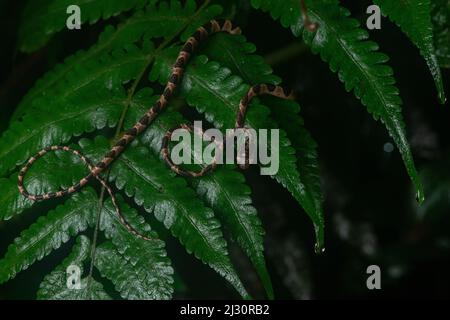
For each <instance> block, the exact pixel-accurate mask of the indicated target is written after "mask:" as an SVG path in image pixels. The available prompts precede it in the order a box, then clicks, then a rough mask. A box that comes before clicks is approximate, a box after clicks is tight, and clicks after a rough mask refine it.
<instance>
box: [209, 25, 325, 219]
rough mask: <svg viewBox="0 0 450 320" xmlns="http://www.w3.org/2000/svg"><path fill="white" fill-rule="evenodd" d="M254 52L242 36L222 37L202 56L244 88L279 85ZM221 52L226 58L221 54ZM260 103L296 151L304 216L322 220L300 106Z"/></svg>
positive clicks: (312, 145) (266, 99)
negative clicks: (235, 77)
mask: <svg viewBox="0 0 450 320" xmlns="http://www.w3.org/2000/svg"><path fill="white" fill-rule="evenodd" d="M254 48H255V47H254V45H253V44H251V43H249V42H247V41H246V39H245V37H243V36H234V35H229V34H225V33H221V34H218V35H217V36H216V37H213V39H212V40H211V42H209V43H208V45H207V47H206V48H205V49H204V51H203V52H204V53H206V54H207V55H208V57H209V58H210V59H213V60H215V61H217V62H219V63H220V64H221V65H222V66H224V67H227V68H228V69H230V70H231V71H232V72H233V74H234V75H238V76H240V77H241V78H242V79H244V81H245V82H246V83H247V84H252V85H254V84H258V83H273V84H279V83H280V80H279V79H278V77H276V76H274V75H273V74H272V68H271V67H270V66H269V65H267V64H266V63H265V62H264V60H263V59H262V58H261V57H259V56H256V55H253V54H252V53H253V52H254ZM223 52H225V53H226V54H222V53H223ZM237 57H240V58H237ZM261 100H262V101H263V104H265V105H267V106H268V107H270V109H271V115H272V116H273V117H274V119H275V120H276V123H277V127H280V126H281V128H282V129H284V130H285V131H286V132H287V134H288V138H289V139H290V141H291V142H292V146H293V147H294V148H295V150H296V153H297V159H298V162H297V163H298V170H299V173H300V181H301V183H302V184H304V186H305V194H306V197H305V199H304V201H303V206H308V209H307V210H306V211H307V212H315V215H316V216H319V217H323V208H322V201H323V195H322V191H321V188H320V178H319V165H318V160H317V151H316V149H317V144H316V142H315V141H314V139H313V138H312V136H311V134H310V133H309V132H308V131H307V130H306V129H305V128H304V126H303V120H302V119H301V117H300V114H299V112H300V106H299V105H298V104H297V103H296V102H293V101H288V100H281V99H276V98H274V97H270V96H268V97H262V98H261Z"/></svg>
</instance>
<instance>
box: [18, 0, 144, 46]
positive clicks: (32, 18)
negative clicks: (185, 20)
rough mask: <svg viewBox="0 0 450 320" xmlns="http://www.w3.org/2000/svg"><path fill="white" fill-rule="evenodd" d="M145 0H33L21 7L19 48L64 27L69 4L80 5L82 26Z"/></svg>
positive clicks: (41, 41) (37, 43) (36, 43)
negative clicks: (22, 10)
mask: <svg viewBox="0 0 450 320" xmlns="http://www.w3.org/2000/svg"><path fill="white" fill-rule="evenodd" d="M147 1H148V0H127V1H121V0H97V1H83V0H33V1H29V3H28V5H27V6H26V8H25V9H24V13H23V18H22V23H21V24H20V28H19V48H20V50H21V51H24V52H32V51H35V50H37V49H39V48H40V47H42V46H43V45H45V44H46V43H47V41H48V40H49V39H50V38H51V37H52V36H53V35H54V34H55V33H57V32H59V31H61V30H63V29H64V28H66V20H67V18H68V17H69V16H70V14H68V13H66V11H67V8H68V7H69V6H70V5H77V6H79V7H80V20H81V23H82V26H81V27H82V28H85V27H86V26H85V25H84V24H85V23H90V24H93V23H95V22H97V21H98V20H100V19H108V18H110V17H113V16H116V15H118V14H120V13H122V12H125V11H128V10H131V9H133V8H136V7H137V8H139V7H143V6H144V5H145V3H146V2H147Z"/></svg>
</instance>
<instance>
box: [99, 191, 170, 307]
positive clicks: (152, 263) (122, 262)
mask: <svg viewBox="0 0 450 320" xmlns="http://www.w3.org/2000/svg"><path fill="white" fill-rule="evenodd" d="M118 200H119V205H120V208H121V212H122V214H123V215H124V217H125V218H126V219H127V221H128V222H129V223H130V224H131V225H132V226H133V227H134V228H135V229H136V230H138V231H139V232H140V233H142V234H145V235H147V236H149V237H151V238H152V240H151V241H148V240H143V239H140V238H137V237H136V236H134V235H133V234H131V233H130V232H128V231H127V230H126V229H125V228H124V227H123V225H122V224H121V223H120V222H119V219H118V217H117V213H116V211H115V210H114V207H113V205H112V202H111V199H108V200H107V201H106V202H105V204H104V206H103V207H102V210H103V211H102V215H101V222H100V229H101V230H102V231H103V232H104V233H105V236H106V238H108V239H111V241H107V242H105V243H103V244H102V245H100V247H99V248H97V251H96V257H95V262H94V264H95V266H96V268H97V269H98V270H99V271H100V273H101V274H102V275H103V276H105V277H107V278H108V279H110V280H111V281H112V282H113V283H114V284H115V287H116V289H117V290H118V291H119V292H120V294H121V296H122V298H124V299H157V300H161V299H170V298H171V296H172V293H173V288H172V286H173V268H172V267H171V262H170V260H169V258H168V257H167V253H166V250H165V245H164V242H162V241H161V240H159V239H158V235H157V234H156V233H155V232H152V231H151V228H150V226H149V225H148V224H147V223H145V221H144V219H143V218H142V217H141V216H138V215H137V213H136V211H135V210H133V209H132V208H130V207H129V206H128V205H127V204H126V203H125V202H124V201H122V199H121V197H118ZM130 284H132V285H130Z"/></svg>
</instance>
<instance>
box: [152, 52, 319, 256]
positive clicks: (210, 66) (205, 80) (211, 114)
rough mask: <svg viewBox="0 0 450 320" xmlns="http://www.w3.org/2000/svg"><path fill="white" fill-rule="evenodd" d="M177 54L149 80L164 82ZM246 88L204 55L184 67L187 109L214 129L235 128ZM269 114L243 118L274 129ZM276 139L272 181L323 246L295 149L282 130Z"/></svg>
mask: <svg viewBox="0 0 450 320" xmlns="http://www.w3.org/2000/svg"><path fill="white" fill-rule="evenodd" d="M177 51H178V48H177V47H172V48H169V49H167V50H164V51H163V52H161V53H160V54H159V55H158V57H157V58H156V61H155V64H154V66H153V69H152V70H151V73H150V79H151V80H153V81H155V80H159V81H160V82H161V83H165V82H166V81H167V78H168V76H169V73H170V61H172V59H173V56H176V53H177ZM248 89H249V86H248V85H246V84H244V83H243V81H242V79H241V78H239V77H238V76H235V75H232V74H231V71H230V70H229V69H227V68H223V67H222V66H220V65H219V64H218V63H216V62H209V61H208V59H207V57H205V56H199V57H197V58H195V59H194V61H193V62H192V63H190V65H189V66H188V67H187V68H186V72H185V75H184V77H183V81H182V83H181V90H180V91H181V95H182V96H183V97H184V98H185V99H186V101H187V103H188V104H189V105H190V106H192V107H195V108H196V109H197V111H198V112H200V113H204V114H205V117H206V120H208V121H209V122H212V123H214V125H215V127H216V128H221V129H226V128H234V121H235V117H236V112H237V110H238V106H239V101H240V99H241V97H242V96H243V95H244V94H245V93H246V92H247V91H248ZM269 113H270V111H269V109H268V108H267V107H265V106H263V105H261V104H257V103H252V106H251V107H250V108H249V110H248V114H247V116H246V125H248V126H249V127H251V128H254V129H270V128H276V127H277V126H276V124H275V123H274V122H273V121H272V120H270V117H269ZM279 138H280V146H279V149H280V150H279V155H280V161H279V170H278V173H277V174H276V175H274V176H273V178H275V179H276V180H277V181H278V182H279V183H280V184H281V185H283V186H284V187H285V188H286V189H288V190H289V192H290V193H291V194H292V195H293V196H294V198H295V199H296V200H297V202H298V203H300V205H302V207H303V208H304V209H305V211H306V212H307V213H308V215H309V217H310V218H311V220H312V221H313V223H314V226H315V230H316V238H317V242H318V246H320V247H322V246H323V238H324V234H323V228H324V221H323V217H322V216H320V215H318V213H317V212H316V211H315V208H312V207H311V206H309V204H308V202H307V201H309V199H308V198H307V195H306V192H305V186H304V185H303V184H302V182H301V181H300V175H299V172H298V170H297V166H296V157H295V150H294V149H293V148H292V146H291V143H290V141H289V139H288V138H287V136H286V132H285V131H284V130H280V132H279ZM311 209H312V210H311Z"/></svg>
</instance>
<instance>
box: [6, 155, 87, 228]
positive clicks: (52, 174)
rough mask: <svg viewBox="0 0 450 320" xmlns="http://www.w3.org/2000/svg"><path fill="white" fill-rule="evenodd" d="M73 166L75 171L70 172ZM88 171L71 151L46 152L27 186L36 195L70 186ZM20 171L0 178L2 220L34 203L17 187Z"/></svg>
mask: <svg viewBox="0 0 450 320" xmlns="http://www.w3.org/2000/svg"><path fill="white" fill-rule="evenodd" d="M68 166H70V171H71V174H70V175H68V174H67V167H68ZM87 173H88V170H87V168H86V167H85V165H84V164H83V163H81V161H80V159H79V158H78V157H77V156H75V155H73V154H71V153H67V152H62V151H57V152H52V153H49V154H46V155H45V156H44V157H42V158H41V159H39V161H37V162H35V163H34V165H33V166H32V167H31V168H30V170H29V171H28V173H27V175H26V176H25V180H24V185H25V186H26V188H27V190H28V191H29V192H30V193H33V194H42V193H47V192H51V191H55V190H58V189H59V188H68V187H70V186H71V185H73V184H75V183H76V182H78V181H79V180H80V179H81V178H82V177H83V176H84V175H86V174H87ZM17 176H18V173H17V172H15V173H13V174H12V175H11V176H10V177H9V178H0V185H1V186H2V192H1V194H0V220H9V219H11V218H12V217H13V216H15V215H18V214H20V213H22V212H23V211H24V210H25V209H28V208H30V207H31V206H32V205H33V203H34V202H33V201H31V200H29V199H27V198H25V197H24V196H22V195H21V194H20V193H19V189H18V187H17Z"/></svg>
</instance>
